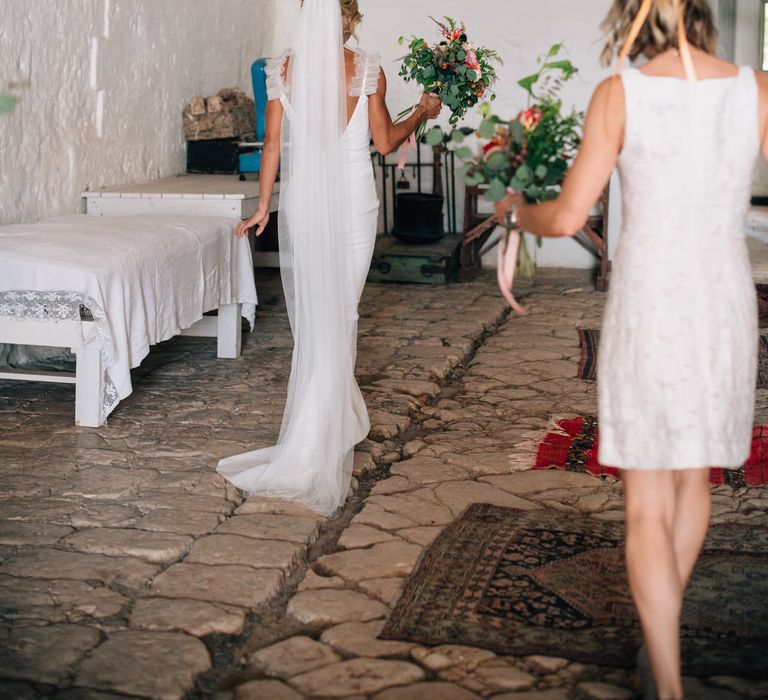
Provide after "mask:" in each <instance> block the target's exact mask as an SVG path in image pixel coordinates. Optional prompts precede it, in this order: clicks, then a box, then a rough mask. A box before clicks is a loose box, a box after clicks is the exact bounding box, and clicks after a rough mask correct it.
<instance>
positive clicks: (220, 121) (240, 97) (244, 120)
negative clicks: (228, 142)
mask: <svg viewBox="0 0 768 700" xmlns="http://www.w3.org/2000/svg"><path fill="white" fill-rule="evenodd" d="M184 134H185V136H186V138H187V141H210V140H213V139H243V140H248V139H249V138H253V137H255V134H256V108H255V106H254V104H253V100H252V99H250V98H249V97H247V96H246V95H245V93H244V92H243V91H242V90H240V89H238V88H224V89H223V90H220V91H219V92H218V94H216V95H213V96H211V97H208V98H207V99H206V98H203V97H194V98H193V99H192V101H191V102H190V104H188V105H187V106H186V107H185V109H184Z"/></svg>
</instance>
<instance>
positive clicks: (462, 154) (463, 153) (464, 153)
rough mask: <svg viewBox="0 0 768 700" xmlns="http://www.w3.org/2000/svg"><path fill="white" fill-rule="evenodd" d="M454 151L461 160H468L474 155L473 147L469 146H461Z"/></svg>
mask: <svg viewBox="0 0 768 700" xmlns="http://www.w3.org/2000/svg"><path fill="white" fill-rule="evenodd" d="M454 153H455V154H456V157H457V158H460V159H461V160H468V159H469V158H471V157H472V155H473V153H472V149H471V148H470V147H469V146H460V147H459V148H457V149H456V150H455V151H454Z"/></svg>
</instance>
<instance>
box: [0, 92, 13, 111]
mask: <svg viewBox="0 0 768 700" xmlns="http://www.w3.org/2000/svg"><path fill="white" fill-rule="evenodd" d="M14 107H16V98H15V97H14V96H13V95H9V94H8V93H7V92H2V91H0V114H3V113H4V112H5V113H8V112H13V110H14Z"/></svg>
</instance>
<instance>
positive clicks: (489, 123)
mask: <svg viewBox="0 0 768 700" xmlns="http://www.w3.org/2000/svg"><path fill="white" fill-rule="evenodd" d="M478 131H479V132H480V137H481V138H484V139H492V138H493V137H494V136H495V134H496V123H495V122H494V121H493V120H492V119H485V120H483V123H482V124H481V125H480V128H479V129H478Z"/></svg>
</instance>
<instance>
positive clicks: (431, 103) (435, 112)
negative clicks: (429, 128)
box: [419, 92, 443, 121]
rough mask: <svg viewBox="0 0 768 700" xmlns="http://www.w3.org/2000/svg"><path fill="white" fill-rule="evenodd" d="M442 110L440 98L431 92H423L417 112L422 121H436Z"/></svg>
mask: <svg viewBox="0 0 768 700" xmlns="http://www.w3.org/2000/svg"><path fill="white" fill-rule="evenodd" d="M442 109H443V103H442V102H441V101H440V98H439V97H438V96H437V95H435V94H434V93H431V92H425V93H424V94H423V95H422V96H421V99H420V100H419V111H420V112H421V117H422V119H423V120H424V121H429V120H430V119H437V118H438V117H439V116H440V112H441V111H442Z"/></svg>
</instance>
